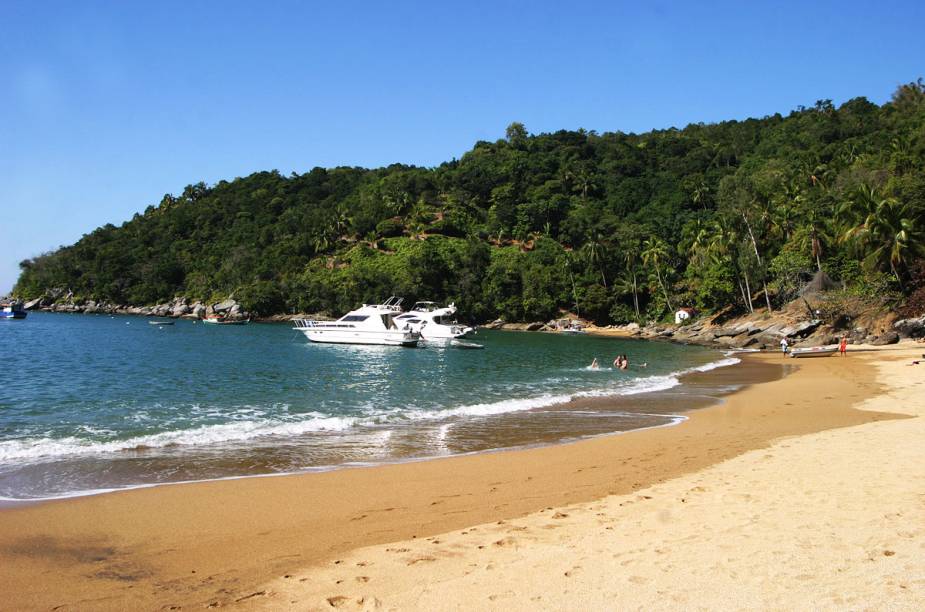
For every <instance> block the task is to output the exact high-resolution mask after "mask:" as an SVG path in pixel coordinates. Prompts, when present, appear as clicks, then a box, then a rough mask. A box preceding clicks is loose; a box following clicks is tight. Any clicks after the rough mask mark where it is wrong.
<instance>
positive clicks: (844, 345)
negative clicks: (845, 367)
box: [838, 336, 848, 357]
mask: <svg viewBox="0 0 925 612" xmlns="http://www.w3.org/2000/svg"><path fill="white" fill-rule="evenodd" d="M838 353H839V354H840V355H841V356H842V357H847V356H848V336H842V339H841V343H840V344H839V345H838Z"/></svg>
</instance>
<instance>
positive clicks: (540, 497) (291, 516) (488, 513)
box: [0, 355, 901, 608]
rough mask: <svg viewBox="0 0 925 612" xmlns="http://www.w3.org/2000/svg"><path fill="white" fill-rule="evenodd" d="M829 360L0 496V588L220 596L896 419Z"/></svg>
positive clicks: (85, 594)
mask: <svg viewBox="0 0 925 612" xmlns="http://www.w3.org/2000/svg"><path fill="white" fill-rule="evenodd" d="M830 359H832V361H825V360H817V361H816V362H812V363H806V364H802V363H801V364H799V365H798V367H797V368H796V370H795V372H794V373H793V374H792V375H790V376H788V377H786V378H783V379H780V380H776V381H773V382H768V383H763V384H759V385H755V386H752V387H748V388H746V389H743V390H740V391H738V392H736V393H733V394H732V395H730V396H728V397H727V398H726V401H725V402H724V403H722V404H719V405H715V406H710V407H707V408H702V409H699V410H696V411H693V412H691V413H690V415H689V417H690V418H689V419H688V420H687V421H685V422H684V423H682V424H681V425H680V426H678V427H668V428H658V429H649V430H643V431H634V432H632V433H633V435H631V436H614V435H610V436H605V437H600V438H593V439H589V440H583V441H579V442H574V443H566V444H556V445H552V446H544V447H540V448H533V449H527V450H517V451H506V452H497V453H480V454H476V455H472V456H460V457H449V458H441V459H437V460H431V461H421V462H413V463H404V464H397V465H386V466H379V467H373V468H368V469H363V470H337V471H333V472H325V473H315V474H302V475H296V476H279V477H276V478H244V479H238V480H234V481H217V482H216V481H212V482H205V483H197V484H190V485H179V486H173V487H154V488H147V489H136V490H132V491H127V492H116V493H110V494H107V495H98V496H92V497H83V498H75V499H68V500H62V501H50V502H45V503H41V504H36V505H30V506H28V507H22V508H6V509H3V510H0V514H2V516H3V518H4V520H3V521H2V524H0V559H2V561H3V563H2V564H0V567H2V568H3V569H2V570H0V578H3V579H4V581H6V582H7V583H8V584H11V585H13V586H14V587H15V588H14V589H13V590H12V591H11V592H15V593H16V595H15V596H14V598H13V599H12V600H11V601H10V602H9V603H10V605H13V606H14V607H19V608H31V607H43V606H51V605H60V604H62V603H64V602H70V603H71V604H72V605H77V604H83V605H91V604H92V605H95V606H99V607H107V606H114V607H120V606H121V607H124V606H142V607H148V608H150V607H154V606H156V605H167V604H171V605H172V604H174V603H176V602H180V603H185V604H191V603H196V604H203V605H206V604H209V603H216V602H218V603H221V604H226V603H233V602H234V600H235V599H236V598H237V597H240V596H242V595H246V594H247V592H245V591H247V589H249V588H251V587H254V586H255V585H260V584H264V583H266V582H267V581H268V580H271V579H273V578H274V577H279V576H282V575H283V574H285V573H290V572H293V571H296V570H298V569H299V568H305V567H309V566H316V565H317V564H319V563H323V562H325V561H329V560H331V559H332V558H335V557H336V556H337V555H340V554H344V553H346V552H348V551H350V550H354V549H357V548H361V547H363V546H370V545H374V544H384V543H388V542H394V541H399V540H405V539H416V538H422V537H427V536H433V535H437V534H440V533H445V532H448V531H452V530H454V529H459V528H464V527H467V526H471V525H476V524H482V523H487V522H492V521H497V520H509V519H513V518H517V517H522V516H525V515H527V514H530V513H532V512H537V511H540V510H543V509H545V508H552V507H561V506H565V505H569V504H574V503H582V502H591V501H594V500H598V499H601V498H603V497H606V496H608V495H615V494H621V493H628V492H631V491H635V490H639V489H641V488H643V487H645V486H649V485H652V484H655V483H661V482H665V481H666V480H669V479H671V478H675V477H678V476H681V475H684V474H689V473H692V472H696V471H698V470H701V469H704V468H707V467H709V466H712V465H715V464H718V463H720V462H722V461H725V460H727V459H730V458H732V457H736V456H739V455H741V454H742V453H745V452H747V451H749V450H752V449H754V448H763V447H765V446H766V445H767V444H769V443H771V442H772V441H773V440H776V439H779V438H781V437H785V436H794V435H796V436H799V435H805V434H808V433H813V432H818V431H823V430H827V429H831V428H836V427H846V426H851V425H858V424H862V423H868V422H871V421H878V420H884V419H893V418H901V417H900V416H899V415H894V414H888V413H877V412H862V411H858V410H855V409H853V408H846V406H850V405H851V404H854V403H857V402H859V401H862V400H863V399H866V398H867V397H870V396H873V395H876V394H877V393H879V392H880V388H879V385H878V384H876V383H875V381H874V374H873V372H871V371H870V370H869V369H866V368H860V367H847V368H846V367H844V366H851V365H852V364H849V363H847V362H845V363H839V362H838V361H836V360H835V358H830ZM746 361H748V362H752V361H756V362H761V361H771V362H772V363H779V362H780V357H779V355H775V356H773V357H772V356H767V355H764V356H758V355H755V356H752V355H748V356H746V359H744V360H743V363H745V362H746ZM808 361H811V360H808ZM740 365H741V364H740ZM858 365H859V364H858ZM818 374H825V376H821V377H820V376H818ZM846 374H847V375H848V377H847V378H846V376H845V375H846ZM846 381H850V382H851V383H852V384H851V385H850V386H848V387H846V385H845V382H846ZM775 389H776V390H775ZM788 390H789V391H788ZM810 390H813V391H814V392H815V393H817V394H818V393H820V392H821V393H824V394H825V397H826V399H825V400H824V401H818V402H811V401H808V400H806V399H801V400H799V401H798V402H793V403H792V404H793V405H792V406H780V405H778V404H777V403H775V402H773V401H771V402H769V401H768V399H769V398H773V397H774V396H775V395H778V396H779V395H780V393H783V392H787V393H794V392H797V395H800V394H802V395H806V394H807V393H808V392H809V391H810ZM771 391H774V392H773V393H772V392H771ZM810 406H811V407H812V414H809V413H808V412H807V407H810ZM679 449H682V450H681V451H680V452H679ZM47 572H52V573H53V574H54V575H55V576H56V577H57V578H56V581H55V583H54V585H45V586H44V587H43V588H42V589H36V588H35V586H34V577H35V576H37V575H43V574H45V573H47ZM3 574H6V575H5V576H4V575H3ZM248 592H249V591H248Z"/></svg>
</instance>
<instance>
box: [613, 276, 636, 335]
mask: <svg viewBox="0 0 925 612" xmlns="http://www.w3.org/2000/svg"><path fill="white" fill-rule="evenodd" d="M614 289H615V290H616V292H617V293H618V294H620V295H626V294H628V293H632V294H633V309H634V310H635V311H636V321H637V322H638V321H639V320H640V319H641V318H642V317H641V316H640V314H639V293H638V287H637V285H636V269H635V268H627V269H625V270H623V273H622V274H621V275H620V276H618V277H617V279H616V280H615V281H614Z"/></svg>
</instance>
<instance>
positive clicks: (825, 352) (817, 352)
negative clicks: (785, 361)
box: [790, 346, 838, 359]
mask: <svg viewBox="0 0 925 612" xmlns="http://www.w3.org/2000/svg"><path fill="white" fill-rule="evenodd" d="M837 352H838V347H837V346H811V347H808V348H797V349H791V350H790V356H791V357H793V358H794V359H797V358H800V357H828V356H829V355H834V354H835V353H837Z"/></svg>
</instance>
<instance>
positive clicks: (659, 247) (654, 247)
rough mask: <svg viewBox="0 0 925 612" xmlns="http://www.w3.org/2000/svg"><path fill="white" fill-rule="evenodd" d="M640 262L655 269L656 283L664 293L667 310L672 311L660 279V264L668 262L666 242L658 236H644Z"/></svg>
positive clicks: (663, 284) (662, 281) (669, 300)
mask: <svg viewBox="0 0 925 612" xmlns="http://www.w3.org/2000/svg"><path fill="white" fill-rule="evenodd" d="M642 249H643V250H642V262H643V264H645V265H647V266H648V265H651V266H652V267H653V268H654V269H655V276H656V278H658V284H659V286H660V287H661V288H662V293H663V294H664V295H665V303H666V304H668V310H669V311H673V310H674V307H673V306H672V305H671V298H670V297H669V296H668V288H667V287H666V286H665V281H664V280H663V279H662V266H663V265H665V264H667V263H668V243H666V242H665V241H664V240H662V239H661V238H659V237H658V236H651V237H649V238H646V241H645V242H644V243H643V244H642Z"/></svg>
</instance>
